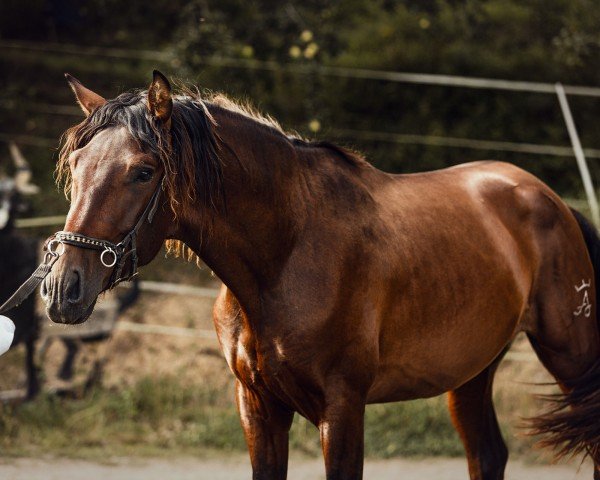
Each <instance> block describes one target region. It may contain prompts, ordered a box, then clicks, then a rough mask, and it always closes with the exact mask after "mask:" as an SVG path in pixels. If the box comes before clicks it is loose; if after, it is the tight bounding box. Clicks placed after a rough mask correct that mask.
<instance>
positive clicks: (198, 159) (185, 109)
mask: <svg viewBox="0 0 600 480" xmlns="http://www.w3.org/2000/svg"><path fill="white" fill-rule="evenodd" d="M146 98H147V92H146V91H134V92H127V93H123V94H121V95H119V96H118V97H116V98H114V99H112V100H109V101H107V102H106V104H105V105H103V106H102V107H100V108H98V109H96V110H95V111H94V112H92V113H91V114H90V115H89V116H88V117H87V118H86V119H85V120H83V121H82V122H81V123H79V124H78V125H75V126H74V127H72V128H70V129H69V130H67V131H66V132H65V133H64V135H63V137H62V141H61V143H62V145H61V149H60V154H59V160H58V163H57V168H56V176H57V182H58V183H62V184H63V185H64V189H65V194H66V195H67V196H68V195H69V193H70V189H71V174H70V169H69V155H70V154H71V153H72V152H73V151H75V150H77V149H80V148H82V147H84V146H85V145H87V144H88V143H89V142H90V141H91V140H92V139H93V138H94V137H95V136H96V135H97V134H98V133H99V132H101V131H103V130H105V129H107V128H111V127H118V126H122V127H125V128H126V129H127V131H128V133H129V134H130V135H131V136H132V137H133V139H134V140H135V141H136V142H137V143H138V145H139V147H140V149H141V150H143V151H144V152H147V153H150V154H152V155H154V156H155V157H156V158H158V159H159V161H160V162H161V163H162V166H163V169H164V174H165V180H164V183H165V192H166V195H167V197H168V199H169V204H170V206H171V209H172V210H173V213H174V215H175V216H176V217H179V216H180V215H186V214H188V213H191V210H192V209H193V208H194V207H197V206H198V205H197V204H196V201H197V200H201V201H203V202H204V203H205V204H206V205H207V206H208V207H209V208H212V209H218V208H220V206H221V205H222V202H223V186H222V165H221V160H220V158H219V155H218V143H217V141H216V137H215V134H214V131H213V126H214V121H213V119H212V117H211V116H210V114H209V113H208V110H207V109H206V107H205V106H204V104H203V102H202V101H201V100H200V98H199V97H196V98H194V97H192V96H189V95H185V96H176V97H174V102H173V114H172V117H171V129H170V131H169V132H166V131H165V130H164V129H162V128H161V125H160V124H158V123H157V122H155V121H154V120H153V119H152V118H151V117H150V115H149V113H148V110H147V107H146Z"/></svg>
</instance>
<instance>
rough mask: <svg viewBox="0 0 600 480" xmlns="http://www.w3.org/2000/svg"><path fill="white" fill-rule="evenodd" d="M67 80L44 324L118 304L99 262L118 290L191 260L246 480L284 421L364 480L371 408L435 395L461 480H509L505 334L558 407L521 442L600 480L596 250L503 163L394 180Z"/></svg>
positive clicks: (322, 150) (591, 237)
mask: <svg viewBox="0 0 600 480" xmlns="http://www.w3.org/2000/svg"><path fill="white" fill-rule="evenodd" d="M68 80H69V83H70V85H71V87H72V89H73V90H74V92H75V95H76V97H77V100H78V102H79V104H80V105H81V106H82V108H83V110H84V112H85V114H86V115H87V116H86V118H85V120H84V121H83V122H82V123H80V124H79V125H76V126H75V127H73V128H72V129H70V130H69V131H68V132H67V134H66V136H65V143H64V145H63V148H62V151H61V157H60V160H59V164H58V172H59V174H60V175H61V176H62V177H63V178H64V179H65V180H66V184H67V189H68V191H70V195H71V208H70V210H69V214H68V217H67V220H66V224H65V231H67V232H69V233H67V234H65V233H64V232H63V236H62V237H60V238H76V239H79V240H78V241H74V242H73V243H72V244H68V245H67V246H66V249H65V253H64V255H62V256H61V257H60V259H59V260H58V262H57V263H56V265H55V267H54V270H53V272H52V273H51V275H50V276H48V277H47V278H46V280H45V283H44V288H43V294H44V299H45V301H46V306H47V312H48V314H49V315H50V317H51V318H52V319H53V320H54V321H57V322H61V323H77V322H82V321H85V319H86V318H87V316H88V315H89V314H90V312H91V311H92V309H93V306H94V303H95V301H96V298H97V296H98V295H99V293H100V292H102V291H103V290H104V289H106V288H108V287H110V286H112V285H113V284H114V279H115V272H114V267H110V262H109V263H107V262H106V258H104V259H103V258H101V256H102V254H101V251H102V252H103V253H104V252H106V251H108V250H112V249H117V250H118V248H117V246H118V245H122V247H121V250H122V251H121V250H119V251H118V252H116V253H115V254H114V259H115V262H116V260H117V258H118V259H119V263H120V265H121V267H122V268H124V269H125V270H126V271H127V272H128V273H131V272H133V271H134V270H135V268H136V267H137V265H138V261H139V264H140V265H143V264H146V263H148V262H150V261H151V260H152V258H153V257H154V256H155V255H156V253H157V252H158V251H159V249H160V247H161V245H162V244H163V242H164V241H165V240H167V241H169V242H171V246H174V247H175V248H176V247H177V246H181V245H183V244H185V245H187V246H188V247H189V248H191V249H192V250H193V251H194V252H195V253H196V254H197V255H198V256H199V257H200V258H202V260H204V261H205V262H206V264H207V265H208V266H209V267H210V268H211V269H212V270H213V271H214V272H215V273H216V274H217V275H218V276H219V277H220V278H221V279H222V280H223V282H224V286H223V288H222V291H221V294H220V296H219V298H218V300H217V302H216V305H215V309H214V321H215V327H216V330H217V333H218V336H219V340H220V342H221V346H222V349H223V352H224V354H225V357H226V359H227V361H228V363H229V366H230V368H231V370H232V371H233V373H234V374H235V377H236V387H237V403H238V407H239V412H240V417H241V422H242V427H243V430H244V433H245V435H246V440H247V443H248V448H249V451H250V458H251V463H252V468H253V472H254V473H253V475H254V478H255V479H263V478H268V479H283V478H285V477H286V474H287V462H288V431H289V429H290V426H291V423H292V418H293V415H294V412H298V413H300V414H301V415H303V416H304V417H306V418H307V419H309V420H310V421H311V422H312V423H314V424H315V425H316V426H317V427H318V429H319V431H320V435H321V442H322V447H323V454H324V457H325V467H326V473H327V478H328V479H329V480H332V479H359V478H361V477H362V467H363V425H364V420H363V418H364V410H365V405H366V404H368V403H377V402H392V401H400V400H408V399H415V398H424V397H431V396H434V395H440V394H442V393H444V392H449V399H450V402H449V403H450V411H451V414H452V419H453V421H454V424H455V425H456V428H457V429H458V432H459V433H460V436H461V438H462V440H463V443H464V446H465V450H466V453H467V458H468V463H469V472H470V477H471V479H501V478H503V475H504V468H505V464H506V461H507V450H506V447H505V444H504V442H503V440H502V437H501V434H500V429H499V428H498V422H497V420H496V415H495V412H494V406H493V403H492V381H493V376H494V372H495V369H496V367H497V365H498V363H499V362H500V360H501V358H502V355H503V354H504V352H505V351H506V349H507V348H508V346H509V344H510V342H511V340H512V339H513V338H514V337H515V335H517V333H519V332H525V333H526V334H527V335H528V337H529V338H530V340H531V343H532V345H533V347H534V349H535V351H536V352H537V354H538V356H539V358H540V360H541V361H542V363H543V364H544V365H545V367H546V368H547V369H548V370H549V371H550V372H551V373H552V375H554V377H555V378H556V380H557V382H558V384H559V385H560V386H561V388H562V389H563V391H564V395H563V396H561V397H558V398H557V399H556V403H555V410H553V411H552V413H549V414H546V415H544V416H541V417H539V418H538V419H536V420H535V425H534V427H535V428H536V431H537V432H538V433H543V434H546V437H545V442H546V443H547V444H548V445H550V446H554V447H557V448H558V451H559V453H561V454H570V453H579V452H582V453H587V454H589V455H590V456H591V457H592V458H593V460H594V462H595V466H596V467H595V468H596V472H595V478H596V479H598V478H600V470H598V467H599V465H600V422H599V421H598V418H599V416H600V365H599V359H600V337H599V322H598V319H597V312H596V310H597V309H596V298H597V294H596V288H597V285H598V282H597V278H596V272H597V271H598V269H600V261H599V260H598V258H600V257H598V255H597V252H598V251H599V250H598V247H599V246H600V240H599V239H598V236H597V234H596V232H595V230H594V229H593V228H592V227H591V226H590V225H589V224H588V223H587V222H586V221H585V219H583V218H582V217H581V216H579V215H576V214H574V213H573V212H571V211H570V209H569V208H568V207H567V206H566V205H565V203H564V202H563V201H562V200H561V199H560V198H559V197H558V196H557V195H556V194H555V193H554V192H553V191H552V190H551V189H550V188H549V187H548V186H546V185H545V184H543V183H542V182H541V181H540V180H538V179H537V178H535V177H534V176H532V175H530V174H528V173H527V172H525V171H523V170H520V169H519V168H516V167H514V166H512V165H509V164H506V163H500V162H480V163H471V164H465V165H462V166H459V167H455V168H450V169H446V170H440V171H435V172H429V173H421V174H411V175H391V174H387V173H384V172H381V171H379V170H377V169H375V168H373V167H372V166H371V165H369V164H368V163H367V162H366V161H365V160H364V159H363V158H362V157H360V156H359V155H357V154H355V153H352V152H350V151H348V150H345V149H343V148H341V147H338V146H335V145H333V144H330V143H327V142H308V141H305V140H303V139H300V138H296V137H292V136H290V135H287V134H285V133H284V132H283V130H282V129H281V128H280V127H279V126H278V125H277V124H276V123H275V122H274V121H272V120H270V119H266V118H264V117H261V116H259V115H257V114H256V113H254V112H252V111H249V110H248V109H244V108H242V107H240V106H238V105H235V104H234V103H232V102H230V101H228V100H227V99H225V98H224V97H222V96H219V95H215V96H212V97H210V98H208V99H205V100H203V99H201V98H200V97H199V96H198V95H197V94H194V93H191V92H184V93H183V94H179V95H173V94H172V92H171V87H170V85H169V82H168V80H167V79H166V78H165V77H164V76H163V75H162V74H160V73H158V72H155V74H154V78H153V81H152V83H151V84H150V87H149V89H148V90H147V91H142V92H139V91H138V92H133V93H123V94H121V95H120V96H118V97H117V98H115V99H112V100H105V99H104V98H102V97H101V96H99V95H98V94H96V93H93V92H91V91H90V90H88V89H87V88H85V87H83V85H81V84H80V83H79V82H78V81H76V80H75V79H73V78H72V77H68ZM156 192H159V193H158V195H159V196H158V197H156V195H157V194H156ZM156 198H158V203H157V204H156ZM155 204H156V205H155ZM154 207H156V208H154ZM149 210H154V211H155V214H153V215H152V216H150V215H149V214H148V211H149ZM140 222H141V223H140ZM131 232H134V233H135V234H136V238H137V257H136V258H135V261H134V260H133V259H132V258H131V257H132V256H131V255H129V254H128V252H129V250H130V249H129V247H127V245H128V244H125V243H123V240H124V239H125V238H129V236H130V235H131ZM65 235H66V236H65ZM69 235H70V237H69ZM85 239H88V241H89V239H92V240H93V241H94V242H96V244H95V245H97V247H98V248H96V249H93V248H92V249H89V248H81V247H84V246H85V245H84V243H83V242H84V240H85ZM119 242H121V243H119ZM107 249H108V250H107ZM104 254H105V253H104ZM105 255H106V256H108V257H109V258H112V255H111V254H110V253H108V254H105ZM128 255H129V256H128ZM123 262H125V263H126V265H124V264H123Z"/></svg>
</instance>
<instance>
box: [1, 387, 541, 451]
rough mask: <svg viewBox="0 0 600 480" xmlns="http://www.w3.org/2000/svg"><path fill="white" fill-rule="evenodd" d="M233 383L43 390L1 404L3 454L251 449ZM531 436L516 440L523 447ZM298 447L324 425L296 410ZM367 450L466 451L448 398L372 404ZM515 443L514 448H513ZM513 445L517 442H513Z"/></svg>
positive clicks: (315, 438)
mask: <svg viewBox="0 0 600 480" xmlns="http://www.w3.org/2000/svg"><path fill="white" fill-rule="evenodd" d="M230 395H231V391H230V389H215V388H213V387H210V386H207V385H195V386H190V387H183V386H182V385H181V383H180V382H179V381H178V379H177V378H176V377H174V376H165V377H162V378H159V379H152V378H143V379H141V380H139V381H138V382H137V383H135V384H134V385H132V386H130V387H123V388H121V389H119V390H116V389H97V390H95V391H94V392H92V393H91V394H90V395H88V396H87V397H85V398H82V399H64V398H58V397H56V396H51V395H43V396H41V397H40V398H38V399H37V400H35V401H34V402H31V403H28V404H25V405H21V406H18V407H17V406H8V405H5V406H2V407H0V448H1V449H2V455H3V456H40V455H56V456H66V457H77V458H92V459H107V458H110V457H111V456H130V455H136V456H147V455H152V456H160V455H164V454H169V455H173V454H186V455H203V454H205V453H207V452H211V451H215V450H219V451H221V452H236V451H237V452H243V451H245V449H246V446H245V443H244V439H243V436H242V431H241V427H240V423H239V419H238V415H237V411H236V408H235V405H234V403H233V399H232V398H230ZM524 441H526V442H529V440H528V439H523V438H521V439H519V438H517V439H516V440H514V439H513V440H512V443H514V442H517V443H518V445H514V447H516V449H517V450H521V449H522V447H523V442H524ZM290 445H291V448H292V450H294V451H296V452H301V453H303V454H306V455H309V456H315V455H319V454H320V445H319V435H318V432H317V429H316V428H315V427H314V426H313V425H312V424H310V423H309V422H307V421H306V420H305V419H303V418H300V417H299V416H296V418H295V421H294V425H293V427H292V431H291V436H290ZM365 445H366V452H365V453H366V455H367V456H368V457H371V458H390V457H394V456H432V455H443V456H462V455H463V454H464V453H463V449H462V445H461V443H460V441H459V438H458V435H457V434H456V432H455V431H454V429H453V427H452V425H451V423H450V420H449V416H448V413H447V409H446V402H445V398H444V397H439V398H434V399H429V400H419V401H412V402H402V403H395V404H385V405H373V406H369V407H368V408H367V414H366V430H365ZM511 447H512V446H511ZM511 449H512V448H511Z"/></svg>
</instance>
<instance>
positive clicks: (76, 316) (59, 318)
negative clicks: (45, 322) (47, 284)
mask: <svg viewBox="0 0 600 480" xmlns="http://www.w3.org/2000/svg"><path fill="white" fill-rule="evenodd" d="M96 301H97V299H95V300H94V301H93V302H92V303H91V304H90V305H89V306H88V307H87V308H85V309H81V308H74V307H69V308H67V309H57V308H55V306H54V305H48V306H47V307H46V315H47V316H48V318H49V319H50V320H52V321H53V322H54V323H60V324H64V325H79V324H81V323H84V322H85V321H86V320H87V319H89V318H90V316H91V315H92V313H93V311H94V307H95V306H96Z"/></svg>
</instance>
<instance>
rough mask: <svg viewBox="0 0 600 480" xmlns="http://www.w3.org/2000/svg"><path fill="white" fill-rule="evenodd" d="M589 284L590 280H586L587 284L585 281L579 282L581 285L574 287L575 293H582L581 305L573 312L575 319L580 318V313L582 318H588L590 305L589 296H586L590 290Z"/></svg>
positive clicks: (590, 309) (590, 311)
mask: <svg viewBox="0 0 600 480" xmlns="http://www.w3.org/2000/svg"><path fill="white" fill-rule="evenodd" d="M591 284H592V281H591V280H588V281H587V282H586V281H585V280H581V285H575V291H576V292H577V293H579V292H583V298H582V301H581V305H579V306H578V307H577V309H576V310H575V311H574V312H573V315H575V316H576V317H578V316H580V315H581V314H582V313H583V316H584V317H589V316H590V315H591V313H592V304H591V303H590V296H589V294H588V288H590V286H591Z"/></svg>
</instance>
